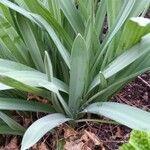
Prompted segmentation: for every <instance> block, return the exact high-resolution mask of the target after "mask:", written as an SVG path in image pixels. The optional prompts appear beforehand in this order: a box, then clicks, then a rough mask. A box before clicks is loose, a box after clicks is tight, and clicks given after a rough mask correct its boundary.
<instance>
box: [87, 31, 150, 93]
mask: <svg viewBox="0 0 150 150" xmlns="http://www.w3.org/2000/svg"><path fill="white" fill-rule="evenodd" d="M149 41H150V34H147V35H145V36H144V37H143V38H142V39H141V41H140V42H139V43H138V44H136V45H135V46H133V47H132V48H130V49H129V50H126V51H125V52H124V53H123V54H121V55H120V56H118V57H117V58H116V59H114V61H112V62H111V63H110V64H109V66H108V67H107V68H106V69H104V71H102V73H103V75H104V77H105V79H108V78H110V77H112V76H113V75H115V74H117V73H118V72H119V71H121V70H123V69H124V68H125V67H127V66H129V65H131V64H132V63H133V62H134V61H136V60H138V59H140V58H141V57H143V56H146V55H147V54H148V53H149V51H150V47H149ZM100 82H101V81H100V78H99V75H97V76H96V77H95V79H94V80H93V81H92V83H91V85H90V87H89V91H91V90H92V89H93V88H94V87H96V86H97V85H98V84H100Z"/></svg>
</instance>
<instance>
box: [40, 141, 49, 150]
mask: <svg viewBox="0 0 150 150" xmlns="http://www.w3.org/2000/svg"><path fill="white" fill-rule="evenodd" d="M38 150H48V148H47V146H46V144H45V143H44V142H42V143H41V144H39V146H38Z"/></svg>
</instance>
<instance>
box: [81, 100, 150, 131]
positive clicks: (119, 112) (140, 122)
mask: <svg viewBox="0 0 150 150" xmlns="http://www.w3.org/2000/svg"><path fill="white" fill-rule="evenodd" d="M84 112H86V113H93V114H97V115H103V116H105V117H108V118H110V119H112V120H115V121H117V122H119V123H121V124H123V125H126V126H128V127H130V128H132V129H135V130H147V131H150V126H149V124H150V112H146V111H143V110H141V109H139V108H136V107H131V106H128V105H126V104H119V103H115V102H102V103H94V104H91V105H89V106H88V107H87V108H86V109H85V110H84Z"/></svg>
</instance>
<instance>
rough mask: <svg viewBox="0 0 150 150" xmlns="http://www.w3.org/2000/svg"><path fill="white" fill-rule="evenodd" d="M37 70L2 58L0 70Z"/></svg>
mask: <svg viewBox="0 0 150 150" xmlns="http://www.w3.org/2000/svg"><path fill="white" fill-rule="evenodd" d="M23 70H24V71H35V69H33V68H30V67H28V66H25V65H23V64H20V63H18V62H14V61H10V60H7V59H1V58H0V72H8V71H23Z"/></svg>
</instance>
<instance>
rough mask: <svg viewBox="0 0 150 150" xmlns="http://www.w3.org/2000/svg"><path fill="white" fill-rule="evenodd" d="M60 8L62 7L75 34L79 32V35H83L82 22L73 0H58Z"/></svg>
mask: <svg viewBox="0 0 150 150" xmlns="http://www.w3.org/2000/svg"><path fill="white" fill-rule="evenodd" d="M60 8H61V9H62V11H63V13H64V14H65V16H66V18H67V19H68V21H69V23H70V24H71V26H72V28H73V29H74V31H75V32H76V34H78V33H80V34H81V35H83V32H84V24H83V22H82V19H81V16H80V15H79V13H78V10H77V8H76V7H75V4H74V1H72V0H60Z"/></svg>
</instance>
